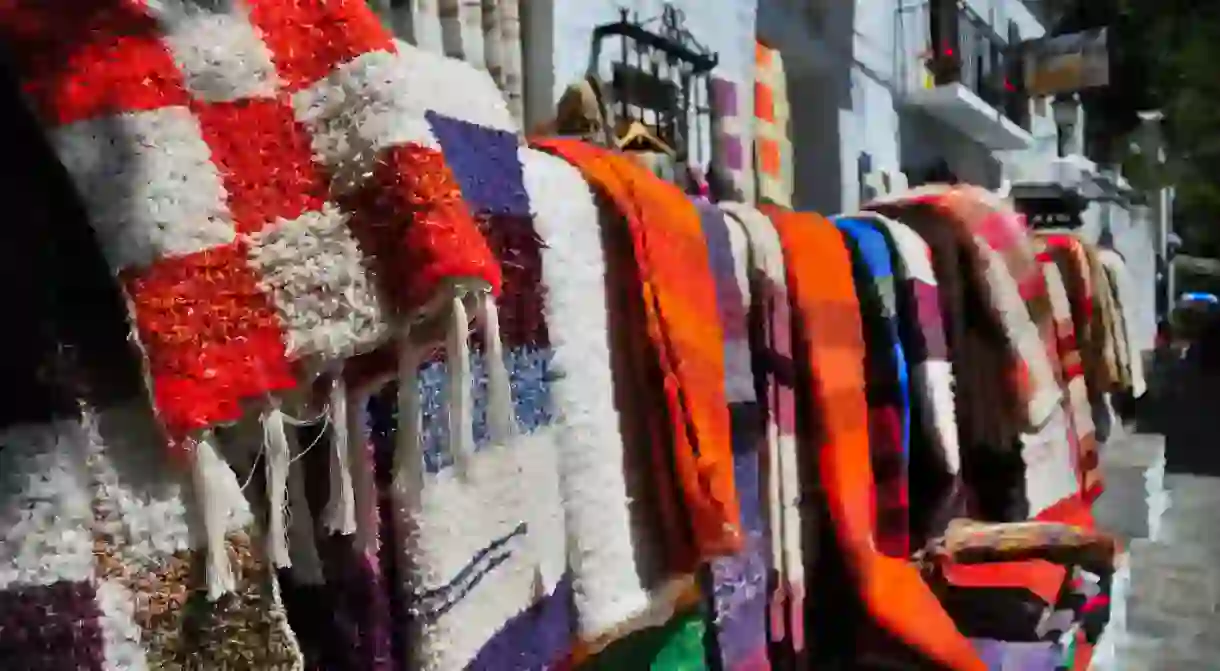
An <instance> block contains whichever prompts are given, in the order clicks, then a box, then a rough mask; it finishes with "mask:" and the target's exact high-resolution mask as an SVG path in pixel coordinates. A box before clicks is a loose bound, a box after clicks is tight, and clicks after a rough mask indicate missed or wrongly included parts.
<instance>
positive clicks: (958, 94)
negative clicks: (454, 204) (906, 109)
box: [895, 0, 1033, 151]
mask: <svg viewBox="0 0 1220 671" xmlns="http://www.w3.org/2000/svg"><path fill="white" fill-rule="evenodd" d="M897 11H898V17H897V21H896V25H897V32H898V40H897V46H898V48H897V49H896V50H895V55H896V58H897V59H898V63H896V65H895V72H897V73H898V74H899V76H900V81H899V85H900V87H901V93H902V97H903V102H904V104H906V105H908V106H910V107H914V108H917V109H921V110H923V111H924V112H926V113H928V114H929V115H931V116H933V117H935V118H937V119H940V120H941V121H942V122H944V123H946V124H947V125H949V126H951V127H953V128H955V129H957V130H958V131H959V132H961V133H963V134H965V135H967V136H968V137H970V138H972V139H974V140H975V141H976V142H978V143H980V144H982V145H983V146H985V147H987V148H988V149H992V150H995V151H1009V150H1018V149H1027V148H1029V146H1030V145H1031V144H1032V142H1033V137H1032V136H1031V135H1030V133H1029V131H1028V126H1029V98H1028V96H1026V95H1025V94H1024V92H1023V91H1022V86H1021V68H1020V63H1019V62H1018V61H1017V59H1016V57H1015V56H1014V55H1012V52H1011V51H1010V49H1009V48H1008V43H1009V42H1010V41H1011V42H1012V43H1014V44H1016V43H1019V42H1020V36H1019V35H1017V34H1015V33H1014V32H1013V30H1010V31H1009V33H1010V38H1011V39H1010V40H1004V39H1001V38H1000V36H999V34H998V33H997V32H996V31H995V29H994V28H993V27H992V26H990V25H988V23H987V22H986V21H984V20H983V19H982V17H980V16H978V15H977V14H975V13H974V12H973V11H971V10H970V9H969V8H968V7H966V6H964V4H963V3H961V2H959V1H957V0H922V1H921V2H917V3H916V4H914V5H907V6H900V7H899V8H898V10H897Z"/></svg>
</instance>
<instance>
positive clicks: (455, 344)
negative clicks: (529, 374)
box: [445, 295, 474, 476]
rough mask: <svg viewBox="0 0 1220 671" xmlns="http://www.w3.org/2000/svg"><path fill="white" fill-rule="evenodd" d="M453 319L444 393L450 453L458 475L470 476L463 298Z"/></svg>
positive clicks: (471, 450) (466, 327) (467, 324)
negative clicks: (447, 376) (447, 374)
mask: <svg viewBox="0 0 1220 671" xmlns="http://www.w3.org/2000/svg"><path fill="white" fill-rule="evenodd" d="M450 319H451V322H450V324H449V334H448V343H447V345H448V347H447V349H448V350H449V384H448V388H447V389H446V390H445V391H446V392H447V394H448V399H447V400H448V403H447V406H448V410H449V450H450V452H451V454H452V456H453V462H454V465H455V466H456V467H457V469H458V473H461V474H463V475H465V476H469V474H470V465H471V459H472V457H473V456H474V424H473V423H472V422H471V421H470V420H471V419H472V418H473V416H474V413H473V405H474V401H473V400H472V399H471V394H470V341H469V338H470V319H469V317H468V316H467V314H466V304H465V303H464V302H463V297H462V296H460V295H459V296H456V297H454V299H453V306H452V312H451V314H450Z"/></svg>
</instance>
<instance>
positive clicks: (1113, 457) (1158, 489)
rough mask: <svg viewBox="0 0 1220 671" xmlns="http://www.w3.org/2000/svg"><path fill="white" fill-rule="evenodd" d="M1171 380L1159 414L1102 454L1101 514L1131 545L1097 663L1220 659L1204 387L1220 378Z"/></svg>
mask: <svg viewBox="0 0 1220 671" xmlns="http://www.w3.org/2000/svg"><path fill="white" fill-rule="evenodd" d="M1175 382H1176V383H1175V384H1173V385H1169V386H1168V387H1167V388H1168V389H1170V390H1173V391H1174V392H1176V393H1172V398H1170V399H1168V400H1170V401H1171V402H1169V403H1162V404H1159V412H1155V413H1154V414H1155V415H1159V417H1152V418H1148V419H1151V420H1153V421H1150V422H1149V421H1145V422H1143V425H1142V426H1139V427H1138V428H1137V427H1135V426H1129V427H1127V429H1126V430H1125V431H1124V432H1122V434H1121V435H1116V436H1114V437H1113V438H1111V440H1110V442H1109V443H1108V445H1107V447H1106V450H1105V452H1104V455H1103V468H1104V471H1105V475H1106V478H1107V491H1106V494H1105V495H1103V497H1102V499H1101V500H1099V501H1098V503H1097V507H1096V511H1097V517H1098V523H1099V524H1100V525H1102V526H1103V527H1104V528H1106V529H1108V530H1110V531H1113V532H1115V533H1118V534H1120V535H1121V536H1123V538H1124V540H1125V541H1126V548H1127V552H1126V555H1125V557H1124V560H1125V561H1124V563H1123V567H1122V569H1120V574H1119V575H1118V577H1117V579H1116V581H1115V582H1116V585H1115V593H1114V597H1115V599H1114V607H1113V611H1112V619H1111V624H1110V627H1109V629H1108V630H1107V638H1106V639H1104V640H1103V642H1102V645H1101V646H1099V649H1098V651H1097V657H1096V661H1095V663H1094V668H1095V669H1097V670H1098V671H1160V670H1164V671H1170V670H1172V671H1204V670H1208V671H1213V670H1214V669H1216V668H1218V667H1220V663H1218V662H1217V660H1220V523H1218V521H1220V451H1217V449H1216V448H1217V446H1216V445H1215V442H1214V439H1212V438H1210V436H1212V435H1214V434H1213V433H1211V432H1209V431H1207V430H1206V426H1207V424H1208V423H1209V421H1211V420H1212V418H1213V417H1214V411H1213V412H1209V408H1210V407H1214V406H1215V397H1216V395H1215V394H1214V393H1208V390H1207V389H1202V388H1201V387H1204V386H1206V387H1212V388H1216V387H1214V385H1199V384H1198V380H1193V381H1189V382H1187V381H1181V380H1179V381H1175ZM1183 392H1187V393H1183ZM1158 420H1159V421H1158Z"/></svg>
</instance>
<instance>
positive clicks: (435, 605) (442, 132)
mask: <svg viewBox="0 0 1220 671" xmlns="http://www.w3.org/2000/svg"><path fill="white" fill-rule="evenodd" d="M493 90H494V89H493ZM429 120H430V121H431V123H432V125H433V128H434V130H435V132H436V135H437V137H438V138H439V140H440V143H441V146H442V148H443V150H444V151H445V154H446V155H447V156H448V157H449V158H450V162H451V164H452V165H453V166H454V171H455V173H456V176H457V179H458V182H459V183H460V184H461V187H462V193H463V197H464V198H465V200H466V202H468V203H470V206H471V208H472V209H473V210H474V213H475V215H476V217H477V218H478V219H479V221H480V224H481V227H482V229H483V231H484V232H485V234H486V236H487V239H488V241H489V243H490V245H491V247H492V249H493V250H494V252H495V254H496V256H497V258H498V259H499V261H500V264H501V265H502V266H503V267H504V273H505V282H504V287H505V291H504V294H503V300H502V303H501V304H502V305H503V311H502V312H499V311H498V310H494V309H492V307H493V304H488V303H484V304H482V305H481V306H480V307H481V310H480V312H481V314H480V315H479V317H480V324H481V327H482V328H481V330H482V339H483V347H482V348H481V349H476V350H475V351H473V352H469V353H468V352H467V351H466V341H465V337H464V332H463V334H462V335H461V336H460V337H459V338H457V339H453V340H451V341H450V342H449V343H447V345H446V350H447V351H446V354H447V356H446V358H445V360H443V361H437V360H433V361H429V362H425V363H424V364H423V365H422V367H419V368H418V369H416V368H415V366H413V365H411V364H410V363H409V362H410V361H412V357H414V361H423V360H424V357H425V356H426V355H427V353H428V351H429V350H428V349H427V348H424V349H420V350H417V351H415V352H412V351H410V348H409V347H408V348H407V351H406V352H405V353H404V354H403V364H402V367H401V369H400V382H399V401H398V408H399V410H398V412H399V430H398V437H397V442H398V450H399V451H398V454H397V455H396V457H397V459H398V463H397V464H396V468H397V469H398V472H397V475H396V478H397V482H396V489H397V501H396V502H397V504H398V506H399V507H398V509H397V511H396V512H395V515H396V517H398V519H399V521H400V526H399V530H398V534H399V538H400V540H401V542H402V548H401V551H402V553H403V554H402V557H401V558H400V561H399V565H400V566H401V567H402V570H401V574H402V575H403V576H404V577H403V582H404V583H405V584H404V587H406V588H407V589H408V590H409V593H410V595H411V596H410V599H409V605H410V608H411V610H412V613H413V615H414V622H413V629H414V630H415V633H416V636H415V637H414V639H413V642H412V649H413V650H412V652H413V657H414V660H415V664H416V665H417V666H418V668H421V669H434V670H437V671H448V670H450V669H454V670H456V669H487V670H491V669H518V668H542V667H546V666H548V665H550V664H552V663H554V662H556V661H558V660H559V659H561V658H562V657H563V656H564V655H565V654H566V652H567V650H568V647H569V646H570V643H571V637H572V631H571V627H570V622H571V615H572V614H571V603H572V594H571V589H572V586H571V581H570V578H569V577H568V575H567V548H566V535H565V526H564V511H563V501H562V494H561V485H560V475H559V469H560V465H559V462H560V447H559V446H560V443H561V441H562V440H563V439H564V438H565V437H566V436H565V435H564V432H563V431H562V429H561V428H560V426H559V425H558V424H557V422H556V414H555V411H556V408H555V405H554V401H553V397H552V392H553V380H554V377H555V376H554V373H553V372H552V365H553V364H552V361H553V348H552V346H551V341H550V325H549V322H548V320H547V312H546V310H545V298H544V295H545V293H546V292H545V289H544V286H545V284H544V282H545V279H544V272H545V270H544V265H543V261H542V240H540V238H539V235H538V232H537V229H536V228H535V224H534V220H535V217H534V216H533V214H532V213H533V212H534V210H535V208H534V207H533V206H532V205H531V202H532V201H533V200H534V199H539V200H540V201H541V200H542V199H553V198H556V196H555V194H554V192H553V191H551V190H550V189H551V188H552V187H551V182H550V179H551V177H552V175H554V170H553V168H554V163H552V162H550V161H549V160H547V157H545V156H541V157H540V156H538V155H537V154H536V153H535V152H532V151H531V150H528V149H523V148H521V147H520V146H519V139H518V136H517V135H516V134H513V133H510V132H507V131H501V130H497V129H495V128H489V127H486V126H483V125H481V124H477V123H474V122H471V121H467V120H464V119H462V118H454V117H442V116H440V115H435V114H433V115H430V117H429ZM527 170H528V171H531V173H530V177H529V178H528V179H527V178H526V177H525V176H524V175H525V172H526V171H527ZM559 179H560V180H562V179H563V178H562V176H561V177H560V178H559ZM567 182H568V184H571V180H570V179H569V180H567ZM527 186H528V187H532V188H533V189H534V191H533V192H530V191H528V190H527ZM541 208H542V206H539V208H538V209H540V210H541ZM547 211H548V213H549V214H552V215H553V213H554V210H547ZM556 226H558V224H556V223H552V224H551V229H550V230H554V227H556ZM552 281H559V280H558V278H555V279H553V280H552ZM454 309H455V310H459V309H460V302H458V303H455V305H454ZM497 312H499V314H497ZM455 321H458V322H464V319H457V318H456V317H455ZM510 390H511V391H510ZM502 404H509V405H508V407H505V406H504V405H502ZM466 445H470V446H471V447H473V448H474V451H473V453H468V452H466V449H468V448H466V447H465V446H466ZM521 482H529V483H530V486H529V487H521Z"/></svg>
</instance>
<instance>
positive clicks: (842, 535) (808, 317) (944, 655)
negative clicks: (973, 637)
mask: <svg viewBox="0 0 1220 671" xmlns="http://www.w3.org/2000/svg"><path fill="white" fill-rule="evenodd" d="M766 212H767V214H768V216H770V217H771V220H772V222H773V223H774V224H775V227H776V230H777V231H778V233H779V237H780V242H781V244H782V245H783V249H784V261H785V264H786V267H787V272H788V289H789V296H790V300H791V307H792V310H793V316H794V319H793V321H794V330H795V332H796V333H797V334H799V337H798V339H797V342H796V347H795V349H798V350H799V352H798V361H799V362H801V363H802V364H803V365H801V366H800V367H799V368H798V370H797V373H798V379H799V380H801V383H802V384H803V385H807V387H806V388H807V389H808V390H809V395H808V396H806V399H807V402H808V403H809V405H807V406H805V407H803V408H802V412H803V413H806V414H807V420H808V421H806V422H802V423H801V424H799V425H798V431H799V434H798V435H799V439H800V441H801V443H802V444H803V447H802V451H805V452H807V453H809V454H812V455H815V460H816V462H817V467H818V471H819V476H820V478H819V480H820V482H819V484H820V488H821V490H822V491H823V492H824V493H823V496H824V498H825V504H826V506H827V507H828V509H829V514H830V520H831V523H832V525H833V527H834V529H833V532H834V533H833V536H832V537H833V538H835V539H836V540H837V545H838V548H837V551H839V552H842V553H843V556H844V560H845V562H846V564H847V566H848V567H849V570H848V571H847V572H846V574H845V575H843V576H841V577H840V579H844V580H848V579H850V580H851V581H852V583H853V584H852V585H851V587H853V588H854V589H855V591H856V593H857V597H858V599H859V600H860V601H861V602H862V604H863V607H864V610H865V613H866V614H867V616H868V618H869V619H870V620H871V622H872V623H874V624H875V625H877V626H878V627H879V628H880V629H882V630H883V631H884V632H886V633H887V634H888V635H889V636H890V637H892V638H894V639H896V640H898V641H901V642H902V643H903V644H905V645H907V646H909V647H910V648H911V649H913V650H915V651H917V652H918V653H919V654H921V655H922V656H924V657H926V658H927V659H929V660H931V661H933V662H935V663H937V664H940V665H942V666H944V667H946V668H951V669H984V668H985V667H984V666H983V665H982V662H981V661H980V660H979V658H978V656H977V655H976V654H975V653H974V650H973V649H972V648H971V646H970V643H969V641H967V640H966V639H965V638H964V637H963V636H962V635H961V634H960V633H959V632H958V631H957V628H956V627H955V626H954V624H953V621H952V620H951V619H949V617H948V615H947V614H946V613H945V611H944V610H943V609H942V608H941V607H940V604H939V603H938V602H937V600H936V597H935V596H934V595H933V594H932V592H931V591H930V590H929V589H928V586H927V585H926V584H924V582H923V580H922V578H921V577H920V575H919V572H918V571H917V570H916V568H915V567H914V566H912V565H911V564H909V563H907V561H906V560H905V559H898V558H893V557H887V556H886V555H884V554H882V553H881V552H879V551H878V550H877V547H876V526H875V524H874V516H873V504H872V497H873V487H874V476H873V472H872V466H871V464H870V462H869V459H868V453H869V448H868V403H867V400H866V398H865V392H864V389H865V377H864V342H863V336H862V325H861V323H860V304H859V300H858V299H857V298H856V289H855V284H854V282H853V279H852V267H851V256H850V254H849V253H848V251H847V249H846V248H845V247H844V245H843V239H842V236H841V235H840V234H839V231H838V230H837V229H836V228H835V226H834V225H833V224H831V223H830V222H828V221H826V220H825V219H822V218H821V217H819V216H817V215H813V214H798V213H793V212H789V211H785V210H781V209H779V208H768V209H767V210H766ZM810 424H812V425H813V426H810ZM826 551H827V552H835V551H836V550H835V549H830V548H827V550H826ZM829 577H830V576H823V579H828V578H829ZM823 624H825V625H827V626H829V624H830V623H829V621H827V622H825V623H819V625H823ZM839 626H840V627H844V631H846V632H850V631H852V629H851V625H850V623H842V622H841V623H839ZM857 633H858V632H857ZM849 635H850V634H849ZM836 643H838V644H842V643H843V641H838V642H836Z"/></svg>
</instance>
